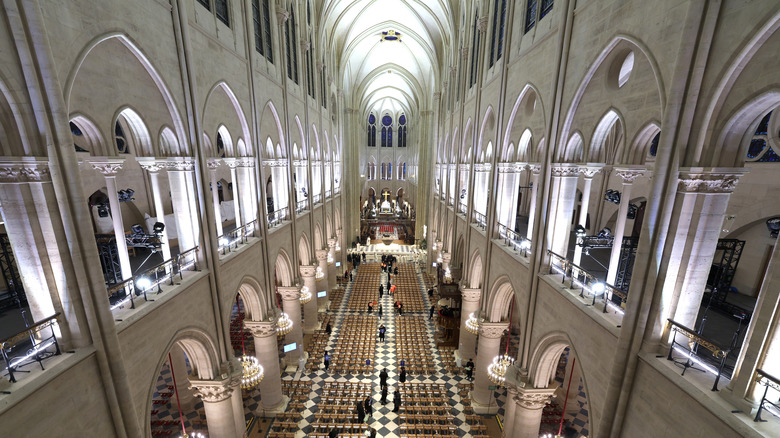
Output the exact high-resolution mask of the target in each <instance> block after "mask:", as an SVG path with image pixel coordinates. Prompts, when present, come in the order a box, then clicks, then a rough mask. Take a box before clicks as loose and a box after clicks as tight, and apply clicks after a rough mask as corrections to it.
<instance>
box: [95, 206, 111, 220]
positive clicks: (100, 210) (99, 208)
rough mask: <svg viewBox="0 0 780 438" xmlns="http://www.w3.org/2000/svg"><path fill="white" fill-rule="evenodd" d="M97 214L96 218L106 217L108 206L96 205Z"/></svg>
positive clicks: (108, 212)
mask: <svg viewBox="0 0 780 438" xmlns="http://www.w3.org/2000/svg"><path fill="white" fill-rule="evenodd" d="M97 213H98V217H108V215H109V214H110V211H109V209H108V205H106V204H98V205H97Z"/></svg>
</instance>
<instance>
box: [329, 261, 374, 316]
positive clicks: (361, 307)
mask: <svg viewBox="0 0 780 438" xmlns="http://www.w3.org/2000/svg"><path fill="white" fill-rule="evenodd" d="M379 279H380V265H379V264H378V263H364V264H362V265H360V268H359V269H358V271H357V275H355V276H354V281H353V284H352V292H351V293H350V295H349V302H348V306H347V309H348V310H349V311H351V312H365V311H366V310H367V309H368V303H373V302H374V301H377V300H379ZM331 306H333V305H331Z"/></svg>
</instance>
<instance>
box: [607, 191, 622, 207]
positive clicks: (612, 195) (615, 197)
mask: <svg viewBox="0 0 780 438" xmlns="http://www.w3.org/2000/svg"><path fill="white" fill-rule="evenodd" d="M604 200H605V201H607V202H611V203H613V204H620V192H618V191H617V190H612V189H608V190H607V191H606V192H604Z"/></svg>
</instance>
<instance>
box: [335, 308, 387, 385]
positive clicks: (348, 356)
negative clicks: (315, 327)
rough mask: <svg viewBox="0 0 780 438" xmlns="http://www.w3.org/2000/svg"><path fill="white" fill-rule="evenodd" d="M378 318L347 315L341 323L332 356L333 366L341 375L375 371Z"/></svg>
mask: <svg viewBox="0 0 780 438" xmlns="http://www.w3.org/2000/svg"><path fill="white" fill-rule="evenodd" d="M376 324H377V318H376V317H375V316H371V315H346V316H344V319H343V320H342V323H341V332H340V333H339V336H338V341H337V343H336V348H335V350H334V352H333V354H332V358H331V366H332V367H333V370H334V371H335V372H337V373H340V374H347V373H352V374H355V373H366V372H369V373H370V372H371V371H372V370H373V365H372V364H370V363H368V364H367V363H366V360H371V361H373V359H374V353H375V351H376V334H375V331H376Z"/></svg>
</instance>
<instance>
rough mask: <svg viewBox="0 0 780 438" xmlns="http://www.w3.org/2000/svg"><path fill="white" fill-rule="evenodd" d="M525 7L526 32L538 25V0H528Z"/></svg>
mask: <svg viewBox="0 0 780 438" xmlns="http://www.w3.org/2000/svg"><path fill="white" fill-rule="evenodd" d="M527 1H528V3H527V4H526V7H525V31H526V33H527V32H528V31H529V30H531V28H533V27H534V25H536V0H527Z"/></svg>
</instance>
